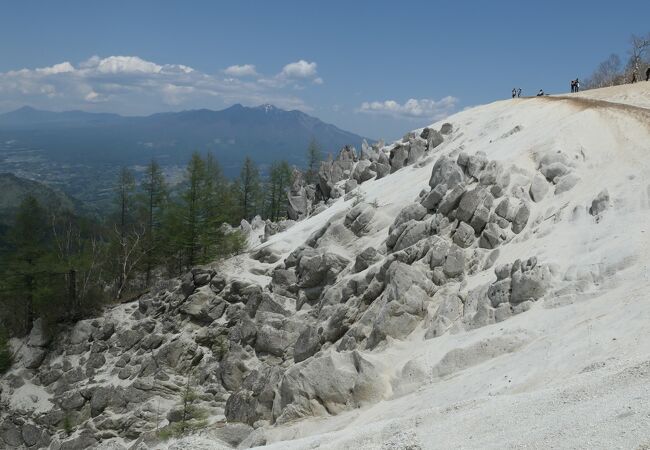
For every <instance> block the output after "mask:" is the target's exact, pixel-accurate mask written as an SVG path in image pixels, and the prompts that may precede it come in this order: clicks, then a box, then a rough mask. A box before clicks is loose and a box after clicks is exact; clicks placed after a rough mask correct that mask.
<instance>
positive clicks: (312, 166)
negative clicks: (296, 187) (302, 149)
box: [305, 138, 323, 184]
mask: <svg viewBox="0 0 650 450" xmlns="http://www.w3.org/2000/svg"><path fill="white" fill-rule="evenodd" d="M322 160H323V152H322V151H321V148H320V145H319V144H318V142H317V141H316V139H315V138H312V140H311V142H310V143H309V146H308V147H307V172H306V173H305V181H306V182H307V183H308V184H314V183H316V182H317V181H318V169H319V168H320V163H321V161H322Z"/></svg>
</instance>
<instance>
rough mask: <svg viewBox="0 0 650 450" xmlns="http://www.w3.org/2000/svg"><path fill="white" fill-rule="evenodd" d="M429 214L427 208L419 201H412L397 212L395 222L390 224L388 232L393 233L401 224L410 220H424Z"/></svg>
mask: <svg viewBox="0 0 650 450" xmlns="http://www.w3.org/2000/svg"><path fill="white" fill-rule="evenodd" d="M426 214H427V209H426V208H425V207H424V206H422V205H421V204H419V203H411V204H409V205H406V206H405V207H404V208H402V210H401V211H400V212H399V213H398V214H397V217H395V220H394V221H393V224H392V225H391V226H390V228H389V230H388V232H389V233H391V232H392V231H393V230H394V229H395V228H397V227H399V226H400V225H401V224H403V223H406V222H408V221H409V220H422V218H423V217H424V216H426Z"/></svg>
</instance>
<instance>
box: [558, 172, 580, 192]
mask: <svg viewBox="0 0 650 450" xmlns="http://www.w3.org/2000/svg"><path fill="white" fill-rule="evenodd" d="M555 181H556V183H555V195H560V194H562V193H563V192H567V191H570V190H571V189H573V188H574V187H575V185H576V184H578V183H579V182H580V177H579V176H578V175H576V174H575V173H569V174H566V175H564V176H563V177H559V178H556V180H555Z"/></svg>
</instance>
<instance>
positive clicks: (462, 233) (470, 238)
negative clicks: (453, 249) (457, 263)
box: [454, 222, 475, 248]
mask: <svg viewBox="0 0 650 450" xmlns="http://www.w3.org/2000/svg"><path fill="white" fill-rule="evenodd" d="M474 239H475V237H474V228H472V227H471V226H470V225H468V224H467V223H465V222H460V223H459V224H458V227H457V228H456V232H455V233H454V243H455V244H456V245H458V246H459V247H462V248H467V247H469V246H471V245H472V244H473V243H474Z"/></svg>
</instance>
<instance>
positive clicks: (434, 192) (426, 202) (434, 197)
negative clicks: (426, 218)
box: [420, 183, 447, 210]
mask: <svg viewBox="0 0 650 450" xmlns="http://www.w3.org/2000/svg"><path fill="white" fill-rule="evenodd" d="M446 193H447V185H446V184H444V183H443V184H439V185H438V186H436V187H435V188H434V189H431V191H430V192H429V193H428V194H426V195H425V196H424V197H422V200H421V201H420V204H421V205H422V206H423V207H425V208H426V209H428V210H432V209H435V208H436V207H437V206H438V205H439V204H440V202H441V201H442V199H443V198H444V196H445V194H446Z"/></svg>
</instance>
